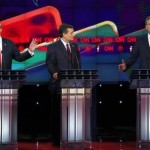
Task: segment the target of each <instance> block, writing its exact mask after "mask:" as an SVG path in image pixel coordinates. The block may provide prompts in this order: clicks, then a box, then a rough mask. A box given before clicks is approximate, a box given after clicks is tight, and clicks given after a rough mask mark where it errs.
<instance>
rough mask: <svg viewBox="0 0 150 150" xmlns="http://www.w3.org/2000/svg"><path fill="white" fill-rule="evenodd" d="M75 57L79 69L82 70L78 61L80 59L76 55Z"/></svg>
mask: <svg viewBox="0 0 150 150" xmlns="http://www.w3.org/2000/svg"><path fill="white" fill-rule="evenodd" d="M75 57H76V60H77V65H78V69H80V65H79V60H78V57H77V55H76V54H75Z"/></svg>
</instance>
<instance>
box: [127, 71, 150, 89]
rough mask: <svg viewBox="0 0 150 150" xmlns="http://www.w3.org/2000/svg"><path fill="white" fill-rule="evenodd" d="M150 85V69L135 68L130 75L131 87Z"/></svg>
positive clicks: (146, 86)
mask: <svg viewBox="0 0 150 150" xmlns="http://www.w3.org/2000/svg"><path fill="white" fill-rule="evenodd" d="M148 87H150V69H135V70H133V71H132V72H131V75H130V88H148Z"/></svg>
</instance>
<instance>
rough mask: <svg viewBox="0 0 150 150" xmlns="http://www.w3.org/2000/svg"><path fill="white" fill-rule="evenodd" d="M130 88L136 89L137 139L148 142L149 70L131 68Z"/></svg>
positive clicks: (149, 117) (149, 107) (149, 137)
mask: <svg viewBox="0 0 150 150" xmlns="http://www.w3.org/2000/svg"><path fill="white" fill-rule="evenodd" d="M130 88H131V89H135V88H136V89H137V141H138V142H139V144H150V70H145V69H139V70H133V71H132V73H131V82H130Z"/></svg>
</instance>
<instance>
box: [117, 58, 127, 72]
mask: <svg viewBox="0 0 150 150" xmlns="http://www.w3.org/2000/svg"><path fill="white" fill-rule="evenodd" d="M118 68H119V70H120V71H125V70H126V64H125V62H124V60H122V63H121V64H119V65H118Z"/></svg>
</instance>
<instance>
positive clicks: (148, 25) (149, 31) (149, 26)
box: [145, 20, 150, 33]
mask: <svg viewBox="0 0 150 150" xmlns="http://www.w3.org/2000/svg"><path fill="white" fill-rule="evenodd" d="M145 28H146V29H147V31H148V33H150V20H147V22H146V25H145Z"/></svg>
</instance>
